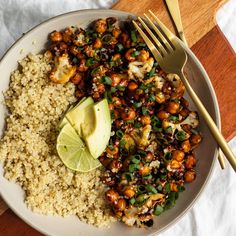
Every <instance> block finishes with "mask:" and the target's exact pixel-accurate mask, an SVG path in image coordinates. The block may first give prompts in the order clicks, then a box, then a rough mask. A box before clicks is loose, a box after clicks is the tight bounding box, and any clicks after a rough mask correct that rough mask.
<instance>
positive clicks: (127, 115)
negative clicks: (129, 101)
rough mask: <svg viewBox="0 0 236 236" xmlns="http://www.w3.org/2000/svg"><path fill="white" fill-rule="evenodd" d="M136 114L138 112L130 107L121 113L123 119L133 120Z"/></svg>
mask: <svg viewBox="0 0 236 236" xmlns="http://www.w3.org/2000/svg"><path fill="white" fill-rule="evenodd" d="M135 116H136V112H135V110H133V109H131V108H129V109H127V111H126V110H125V111H124V112H122V114H121V118H122V119H123V120H133V119H134V118H135Z"/></svg>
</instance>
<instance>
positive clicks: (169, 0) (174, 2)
mask: <svg viewBox="0 0 236 236" xmlns="http://www.w3.org/2000/svg"><path fill="white" fill-rule="evenodd" d="M165 1H166V5H167V7H168V10H169V12H170V15H171V17H172V19H173V21H174V24H175V27H176V29H177V31H178V34H179V37H180V39H181V40H182V41H183V42H184V43H185V45H186V46H188V43H187V41H186V38H185V36H184V30H183V25H182V21H181V16H180V10H179V1H178V0H165Z"/></svg>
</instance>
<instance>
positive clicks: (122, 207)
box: [114, 198, 126, 211]
mask: <svg viewBox="0 0 236 236" xmlns="http://www.w3.org/2000/svg"><path fill="white" fill-rule="evenodd" d="M114 206H115V208H116V209H117V210H119V211H124V210H125V208H126V201H125V199H123V198H121V199H119V200H118V201H117V203H115V204H114Z"/></svg>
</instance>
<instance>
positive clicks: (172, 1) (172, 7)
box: [165, 0, 225, 169]
mask: <svg viewBox="0 0 236 236" xmlns="http://www.w3.org/2000/svg"><path fill="white" fill-rule="evenodd" d="M165 2H166V5H167V8H168V10H169V13H170V15H171V17H172V20H173V23H174V25H175V27H176V29H177V31H178V35H179V38H180V39H181V40H182V41H183V42H184V43H185V45H186V46H188V44H187V40H186V38H185V36H184V29H183V25H182V21H181V15H180V9H179V0H165ZM218 161H219V163H220V167H221V169H225V161H224V157H223V153H222V152H221V150H220V148H219V150H218Z"/></svg>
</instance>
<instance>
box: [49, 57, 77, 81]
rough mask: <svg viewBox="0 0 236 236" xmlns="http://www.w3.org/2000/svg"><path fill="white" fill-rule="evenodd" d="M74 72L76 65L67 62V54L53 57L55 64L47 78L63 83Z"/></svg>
mask: <svg viewBox="0 0 236 236" xmlns="http://www.w3.org/2000/svg"><path fill="white" fill-rule="evenodd" d="M75 73H76V67H75V66H72V65H71V64H70V62H69V57H68V54H63V55H62V56H58V57H55V65H54V68H53V70H52V71H51V73H50V75H49V78H50V80H51V81H53V82H54V83H57V84H65V83H66V82H68V81H69V80H70V78H72V77H73V76H74V75H75Z"/></svg>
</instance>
